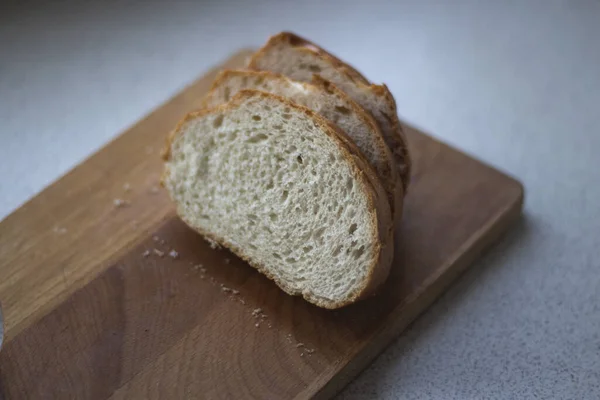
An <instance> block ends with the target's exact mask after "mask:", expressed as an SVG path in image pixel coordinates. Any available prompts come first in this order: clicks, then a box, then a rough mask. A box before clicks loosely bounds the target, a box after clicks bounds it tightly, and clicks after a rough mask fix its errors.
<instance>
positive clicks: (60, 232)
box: [52, 226, 67, 235]
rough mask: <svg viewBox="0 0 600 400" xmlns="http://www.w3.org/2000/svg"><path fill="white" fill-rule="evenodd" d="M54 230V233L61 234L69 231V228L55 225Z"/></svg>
mask: <svg viewBox="0 0 600 400" xmlns="http://www.w3.org/2000/svg"><path fill="white" fill-rule="evenodd" d="M52 231H53V232H54V233H57V234H59V235H64V234H65V233H67V228H62V227H58V226H55V227H54V229H52Z"/></svg>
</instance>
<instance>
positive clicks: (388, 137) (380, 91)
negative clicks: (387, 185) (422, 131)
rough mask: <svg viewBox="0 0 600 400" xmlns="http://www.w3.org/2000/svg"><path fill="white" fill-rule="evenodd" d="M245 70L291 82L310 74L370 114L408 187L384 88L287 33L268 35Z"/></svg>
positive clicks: (403, 152) (392, 105)
mask: <svg viewBox="0 0 600 400" xmlns="http://www.w3.org/2000/svg"><path fill="white" fill-rule="evenodd" d="M248 68H250V69H254V70H264V71H272V72H276V73H280V74H283V75H286V76H288V77H290V78H291V79H294V80H298V81H304V82H310V81H311V80H312V77H313V75H314V74H318V75H320V76H322V77H323V78H325V79H326V80H328V81H330V82H332V83H333V84H335V85H337V86H338V87H339V88H340V89H342V90H343V91H344V92H346V93H347V94H348V95H349V96H350V97H351V98H352V99H353V100H354V101H356V102H357V103H358V104H360V105H361V106H362V107H363V108H364V109H365V110H367V111H368V112H370V113H371V114H372V115H373V117H375V120H376V121H377V123H378V124H379V127H380V129H381V133H382V134H383V137H384V139H385V141H386V143H387V145H388V146H389V148H390V149H391V151H392V154H393V156H394V158H395V160H396V164H397V167H398V172H399V174H400V177H401V178H402V182H403V184H404V189H405V192H406V189H407V187H408V184H409V181H410V172H411V160H410V155H409V151H408V145H407V141H406V138H405V136H404V133H403V132H402V126H401V125H400V121H399V120H398V115H397V110H396V101H395V100H394V97H393V96H392V94H391V93H390V91H389V89H388V88H387V86H385V85H375V84H372V83H371V82H369V81H368V80H367V79H366V78H365V77H364V76H363V75H361V74H360V73H359V72H358V71H357V70H356V69H354V68H353V67H351V66H350V65H348V64H346V63H344V62H343V61H341V60H340V59H339V58H337V57H335V56H333V55H332V54H330V53H328V52H327V51H325V50H323V49H322V48H320V47H319V46H317V45H316V44H314V43H312V42H310V41H308V40H306V39H304V38H302V37H300V36H298V35H295V34H293V33H289V32H282V33H279V34H277V35H275V36H272V37H271V38H270V39H269V41H268V42H267V44H265V46H263V47H262V48H261V49H260V50H258V51H257V52H256V53H255V54H254V55H253V56H252V57H251V59H250V61H249V62H248Z"/></svg>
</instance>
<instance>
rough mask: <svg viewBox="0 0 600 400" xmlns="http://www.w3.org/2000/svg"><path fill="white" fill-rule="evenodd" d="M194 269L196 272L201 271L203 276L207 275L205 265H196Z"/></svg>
mask: <svg viewBox="0 0 600 400" xmlns="http://www.w3.org/2000/svg"><path fill="white" fill-rule="evenodd" d="M192 268H193V269H194V271H200V272H202V273H203V274H205V273H206V268H204V265H202V264H196V265H194V266H193V267H192Z"/></svg>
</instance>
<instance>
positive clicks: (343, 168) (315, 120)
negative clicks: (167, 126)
mask: <svg viewBox="0 0 600 400" xmlns="http://www.w3.org/2000/svg"><path fill="white" fill-rule="evenodd" d="M165 159H166V165H165V171H164V174H163V180H162V182H163V185H164V186H165V187H166V188H167V189H168V191H169V193H170V196H171V198H172V199H173V200H174V202H175V204H176V208H177V213H178V214H179V216H180V217H181V218H182V219H183V220H184V221H185V222H186V223H187V224H188V225H189V226H190V227H192V228H193V229H195V230H196V231H198V232H199V233H201V234H202V235H204V236H205V237H206V238H207V239H209V240H214V241H216V242H217V243H218V244H220V245H222V246H225V247H227V248H229V249H231V250H232V251H233V252H234V253H236V254H237V255H238V256H239V257H241V258H243V259H245V260H246V261H247V262H248V263H249V264H250V265H252V266H253V267H255V268H256V269H258V270H259V271H261V272H262V273H264V274H265V275H266V276H267V277H269V278H271V279H273V280H274V281H275V282H276V283H277V284H278V285H279V286H280V287H281V288H282V289H283V290H284V291H286V292H287V293H289V294H292V295H302V296H303V297H304V298H305V299H306V300H308V301H309V302H311V303H314V304H316V305H318V306H320V307H325V308H338V307H342V306H345V305H347V304H350V303H352V302H354V301H356V300H358V299H361V298H364V297H366V296H369V295H370V294H372V293H373V292H374V290H375V289H376V288H377V286H379V285H380V284H381V283H382V282H383V281H384V280H385V278H386V277H387V274H388V272H389V267H390V263H391V259H392V254H393V242H392V234H393V229H392V224H391V218H390V210H389V206H388V202H387V199H386V197H385V192H384V190H383V188H382V186H381V184H380V182H379V181H378V179H377V177H376V175H375V173H374V171H373V170H372V169H371V167H370V166H369V165H368V162H367V161H366V160H365V159H364V157H363V156H362V155H361V154H360V152H359V151H358V149H357V148H356V147H355V145H354V144H352V142H351V141H350V140H349V139H348V138H347V137H345V136H344V135H343V133H341V132H340V131H338V130H336V128H335V126H334V125H331V124H330V123H329V122H327V120H325V119H324V118H322V117H320V116H319V115H317V114H316V113H314V112H313V111H311V110H309V109H308V108H306V107H302V106H299V105H297V104H295V103H292V102H291V101H289V100H286V99H284V98H282V97H279V96H275V95H273V94H269V93H264V92H259V91H251V90H248V91H241V92H240V93H238V94H237V95H236V96H234V97H233V99H232V100H231V101H230V102H228V103H226V104H223V105H220V106H217V107H214V108H209V109H203V110H201V111H198V112H194V113H191V114H189V115H188V116H186V117H185V118H184V120H183V121H182V122H180V123H179V125H178V126H177V128H176V129H175V131H174V132H173V133H172V134H171V135H170V137H169V141H168V144H167V150H166V152H165Z"/></svg>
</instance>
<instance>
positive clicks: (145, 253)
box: [142, 250, 150, 258]
mask: <svg viewBox="0 0 600 400" xmlns="http://www.w3.org/2000/svg"><path fill="white" fill-rule="evenodd" d="M149 255H150V250H145V251H144V252H143V253H142V257H144V258H146V257H148V256H149Z"/></svg>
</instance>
